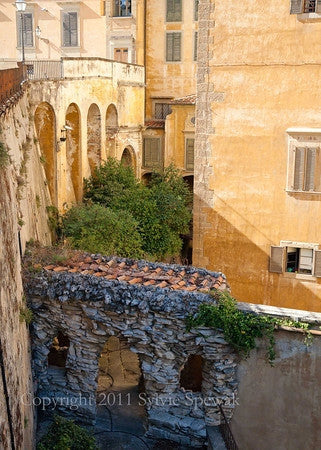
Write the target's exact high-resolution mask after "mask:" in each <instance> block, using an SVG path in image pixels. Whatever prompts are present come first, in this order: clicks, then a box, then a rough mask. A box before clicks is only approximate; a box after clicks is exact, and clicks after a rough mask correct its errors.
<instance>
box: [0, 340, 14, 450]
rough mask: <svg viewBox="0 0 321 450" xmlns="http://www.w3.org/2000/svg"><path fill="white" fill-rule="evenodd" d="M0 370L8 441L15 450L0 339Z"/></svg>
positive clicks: (12, 449)
mask: <svg viewBox="0 0 321 450" xmlns="http://www.w3.org/2000/svg"><path fill="white" fill-rule="evenodd" d="M0 370H1V378H2V384H3V392H4V396H5V401H6V410H7V418H8V423H9V431H10V440H11V450H15V448H16V447H15V444H14V433H13V423H12V415H11V410H10V402H9V393H8V387H7V380H6V373H5V367H4V361H3V351H2V343H1V338H0Z"/></svg>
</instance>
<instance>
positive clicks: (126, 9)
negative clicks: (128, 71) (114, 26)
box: [114, 0, 132, 17]
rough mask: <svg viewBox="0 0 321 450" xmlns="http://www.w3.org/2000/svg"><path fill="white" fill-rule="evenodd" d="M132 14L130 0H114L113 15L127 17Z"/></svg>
mask: <svg viewBox="0 0 321 450" xmlns="http://www.w3.org/2000/svg"><path fill="white" fill-rule="evenodd" d="M131 14H132V4H131V1H130V0H114V17H128V16H131Z"/></svg>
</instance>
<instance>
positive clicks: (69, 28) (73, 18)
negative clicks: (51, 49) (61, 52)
mask: <svg viewBox="0 0 321 450" xmlns="http://www.w3.org/2000/svg"><path fill="white" fill-rule="evenodd" d="M62 45H63V47H78V13H77V12H64V13H63V14H62Z"/></svg>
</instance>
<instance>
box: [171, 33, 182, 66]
mask: <svg viewBox="0 0 321 450" xmlns="http://www.w3.org/2000/svg"><path fill="white" fill-rule="evenodd" d="M180 60H181V33H173V59H172V61H180Z"/></svg>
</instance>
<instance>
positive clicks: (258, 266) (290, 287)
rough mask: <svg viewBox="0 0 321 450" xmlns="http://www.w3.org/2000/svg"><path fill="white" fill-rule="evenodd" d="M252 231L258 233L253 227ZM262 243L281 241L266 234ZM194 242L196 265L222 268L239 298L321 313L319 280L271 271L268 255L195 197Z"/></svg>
mask: <svg viewBox="0 0 321 450" xmlns="http://www.w3.org/2000/svg"><path fill="white" fill-rule="evenodd" d="M241 220H243V224H244V221H245V219H243V218H241V219H240V221H241ZM200 223H201V225H199V224H200ZM240 223H241V222H240ZM271 226H272V225H271ZM251 232H253V233H259V231H258V230H257V229H256V228H253V226H252V230H251ZM285 237H286V236H285ZM262 242H265V243H266V246H267V251H269V246H270V245H275V244H278V243H275V242H268V238H267V237H266V236H263V235H262ZM193 245H194V249H193V250H194V252H193V264H194V265H198V266H204V265H206V268H207V269H215V270H219V271H222V272H223V273H224V274H225V275H226V277H227V279H228V280H229V284H230V286H231V289H232V295H233V296H234V297H235V298H236V299H237V300H238V301H241V302H249V303H258V304H259V303H262V304H265V305H271V306H280V307H284V308H294V309H302V310H308V311H315V312H321V290H320V296H317V295H316V290H317V289H320V286H319V284H320V282H321V281H319V279H318V280H317V281H310V282H307V281H302V280H299V279H295V278H287V275H288V274H276V273H270V272H269V271H268V267H269V254H267V253H266V252H265V251H263V250H262V249H261V248H260V247H258V246H257V245H256V244H255V243H254V242H253V241H251V240H250V239H249V238H248V236H246V235H245V234H243V233H241V232H240V231H239V230H238V229H237V228H235V227H234V226H233V225H232V224H231V223H230V222H228V221H227V220H226V219H225V218H224V217H222V216H221V215H219V214H217V213H216V211H215V210H214V209H212V208H210V207H208V205H207V204H206V203H205V202H203V201H202V200H200V199H199V198H198V197H196V196H194V235H193ZM204 261H205V263H204Z"/></svg>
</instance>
